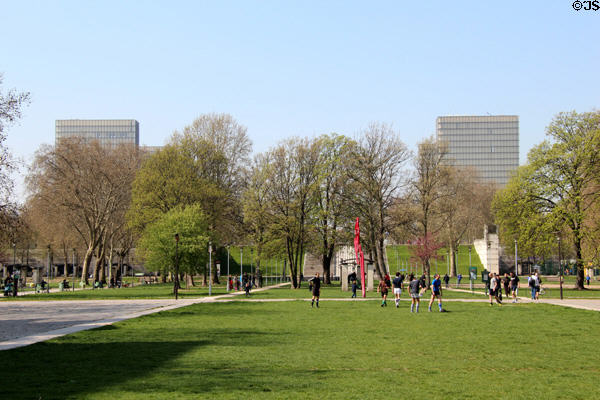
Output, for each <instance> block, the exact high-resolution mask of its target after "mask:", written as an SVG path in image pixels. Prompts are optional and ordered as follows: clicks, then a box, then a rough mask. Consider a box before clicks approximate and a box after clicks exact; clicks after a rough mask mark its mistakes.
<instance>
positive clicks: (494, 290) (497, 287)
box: [489, 272, 502, 307]
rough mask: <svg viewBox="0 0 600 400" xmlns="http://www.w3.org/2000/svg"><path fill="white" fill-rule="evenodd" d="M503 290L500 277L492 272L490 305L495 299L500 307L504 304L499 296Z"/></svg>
mask: <svg viewBox="0 0 600 400" xmlns="http://www.w3.org/2000/svg"><path fill="white" fill-rule="evenodd" d="M501 290H502V285H501V284H500V277H499V276H498V275H496V274H494V273H493V272H492V273H490V291H489V296H490V306H492V305H494V303H493V302H492V301H493V299H496V303H498V305H499V306H500V307H501V306H502V301H501V300H500V297H498V294H499V293H500V292H501Z"/></svg>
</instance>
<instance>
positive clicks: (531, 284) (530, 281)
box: [529, 278, 535, 287]
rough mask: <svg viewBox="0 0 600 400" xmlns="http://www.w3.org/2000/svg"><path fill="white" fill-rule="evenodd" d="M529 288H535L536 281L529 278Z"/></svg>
mask: <svg viewBox="0 0 600 400" xmlns="http://www.w3.org/2000/svg"><path fill="white" fill-rule="evenodd" d="M529 287H535V279H533V278H529Z"/></svg>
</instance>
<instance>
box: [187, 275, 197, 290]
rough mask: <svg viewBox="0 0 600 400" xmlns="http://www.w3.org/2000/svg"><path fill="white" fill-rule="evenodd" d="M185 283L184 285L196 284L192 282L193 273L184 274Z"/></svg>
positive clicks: (192, 285)
mask: <svg viewBox="0 0 600 400" xmlns="http://www.w3.org/2000/svg"><path fill="white" fill-rule="evenodd" d="M185 285H186V287H190V286H191V287H194V286H196V284H195V283H194V275H193V274H186V277H185Z"/></svg>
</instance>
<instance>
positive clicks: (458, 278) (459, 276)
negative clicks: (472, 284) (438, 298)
mask: <svg viewBox="0 0 600 400" xmlns="http://www.w3.org/2000/svg"><path fill="white" fill-rule="evenodd" d="M460 281H462V274H458V276H457V277H456V287H458V286H459V285H460Z"/></svg>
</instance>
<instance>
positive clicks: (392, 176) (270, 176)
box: [23, 114, 494, 287]
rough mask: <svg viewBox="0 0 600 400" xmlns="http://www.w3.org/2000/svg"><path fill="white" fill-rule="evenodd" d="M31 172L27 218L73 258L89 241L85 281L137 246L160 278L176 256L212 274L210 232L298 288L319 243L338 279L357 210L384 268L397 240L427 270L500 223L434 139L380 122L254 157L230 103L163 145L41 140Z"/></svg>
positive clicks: (326, 269) (366, 241)
mask: <svg viewBox="0 0 600 400" xmlns="http://www.w3.org/2000/svg"><path fill="white" fill-rule="evenodd" d="M27 184H28V190H29V196H28V199H27V202H26V204H25V207H24V210H23V216H24V220H25V221H26V223H27V226H29V227H30V229H31V231H32V232H34V234H35V235H36V237H38V240H37V241H40V242H43V243H51V244H52V246H53V248H54V249H56V250H58V251H60V252H62V253H63V259H64V260H67V259H68V252H69V250H70V249H80V252H81V254H82V260H83V272H82V281H83V282H84V283H87V279H88V278H87V276H88V274H92V276H93V280H94V281H104V280H107V279H111V278H112V277H113V276H114V275H115V274H118V271H119V267H118V266H120V265H121V263H122V262H123V259H124V257H126V256H127V255H128V254H129V253H130V252H131V250H132V249H134V248H135V250H136V253H135V256H136V257H137V258H139V259H141V260H143V261H144V263H145V265H146V267H147V268H148V269H150V270H153V271H160V272H161V273H162V276H163V277H166V276H167V275H169V274H171V273H172V272H173V266H174V265H175V262H176V257H177V261H178V262H179V267H180V271H181V274H182V277H184V276H187V277H188V278H187V279H190V280H191V279H192V278H191V277H193V276H194V275H197V274H201V275H202V276H203V282H204V283H206V280H207V275H208V273H207V272H208V271H207V261H208V253H207V250H208V243H209V242H211V243H212V247H213V248H215V249H219V248H223V247H226V246H231V245H248V244H251V245H253V246H254V248H255V249H256V266H257V268H260V266H261V262H262V261H263V260H265V259H267V258H269V257H273V256H277V257H281V258H284V259H285V260H286V265H287V273H288V275H289V278H290V280H291V282H292V285H293V286H294V287H297V286H298V285H299V280H300V273H301V269H302V262H303V257H304V254H305V253H306V252H311V253H312V254H316V255H318V256H319V258H320V260H321V263H322V268H323V276H324V279H325V282H326V283H329V282H330V280H331V275H332V274H331V272H332V271H331V267H332V261H333V258H334V254H335V251H336V249H337V248H338V247H339V246H341V245H346V244H350V243H352V235H353V224H354V220H355V218H356V217H359V218H360V220H361V227H362V230H361V241H362V243H363V249H364V250H365V254H366V255H367V257H368V258H369V259H371V260H373V264H374V267H375V270H376V272H377V274H378V275H379V276H383V275H385V274H386V273H388V271H389V266H388V261H387V256H386V252H385V246H386V244H387V243H389V242H398V243H407V242H410V243H412V247H413V248H414V249H415V255H416V256H417V257H419V258H420V259H421V261H422V264H423V266H424V272H425V273H428V272H429V266H430V260H431V259H432V258H434V257H437V253H436V251H435V250H436V249H438V248H440V247H442V246H444V247H447V248H449V249H450V252H455V251H456V250H457V249H458V244H459V243H460V242H462V241H471V240H472V239H473V238H474V237H476V235H478V233H479V231H480V230H481V226H482V224H483V223H486V222H490V221H491V214H490V211H489V210H490V203H491V199H492V196H493V193H494V188H493V186H490V185H487V184H484V183H482V182H480V181H479V179H478V178H477V176H476V174H475V172H474V171H472V170H467V169H460V168H458V167H455V166H453V165H452V162H451V160H450V159H449V157H448V151H447V147H446V146H445V145H444V143H441V142H438V141H437V140H436V139H435V138H434V137H431V138H427V139H425V140H423V141H422V142H421V143H420V144H419V147H418V151H417V152H416V154H413V153H412V152H411V151H410V150H409V149H408V148H407V146H406V144H405V143H404V142H403V141H402V140H401V138H400V135H399V134H398V132H396V131H395V130H394V129H392V127H391V126H389V125H386V124H383V123H373V124H371V125H369V126H368V127H367V128H366V129H363V130H362V131H360V132H358V133H357V134H356V135H355V137H353V138H351V137H348V136H344V135H340V134H336V133H331V134H324V135H320V136H317V137H312V138H300V137H293V138H288V139H285V140H283V141H281V142H280V143H277V144H276V145H274V146H273V147H271V148H270V149H269V150H267V151H265V152H263V153H259V154H254V155H253V154H252V144H251V141H250V139H249V138H248V135H247V130H246V127H244V126H243V125H241V124H239V123H238V122H237V121H235V119H234V118H232V117H231V116H230V115H228V114H206V115H202V116H200V117H199V118H197V119H196V120H194V121H193V122H192V123H191V124H190V125H188V126H186V127H185V128H184V129H183V130H181V131H175V132H174V133H173V134H172V135H171V137H170V138H169V140H168V142H167V143H166V145H165V146H163V147H162V148H160V149H159V150H158V151H156V152H155V153H152V154H145V153H143V152H140V151H137V150H136V149H134V148H131V147H122V148H118V149H114V148H113V149H106V148H103V147H102V146H100V145H99V144H98V143H95V142H85V141H83V140H82V139H78V138H71V139H68V140H61V141H59V142H58V143H56V144H55V145H54V146H50V145H44V146H42V147H40V149H39V150H38V151H37V153H36V156H35V160H34V161H33V163H32V165H31V168H30V171H29V174H28V176H27ZM175 233H178V234H179V238H180V242H179V243H178V254H177V255H176V254H175V240H174V235H175ZM115 259H116V260H117V265H118V266H117V268H116V270H113V268H112V266H113V265H114V260H115ZM213 259H216V257H213ZM92 260H96V262H95V264H94V265H92ZM451 261H452V263H451V266H452V273H453V274H454V275H456V265H455V264H454V257H452V260H451ZM65 264H66V263H65ZM210 268H215V265H214V263H213V265H212V266H210ZM212 276H213V279H214V280H215V281H217V280H218V277H217V274H216V273H213V274H212ZM191 283H192V284H193V281H192V282H191Z"/></svg>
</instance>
